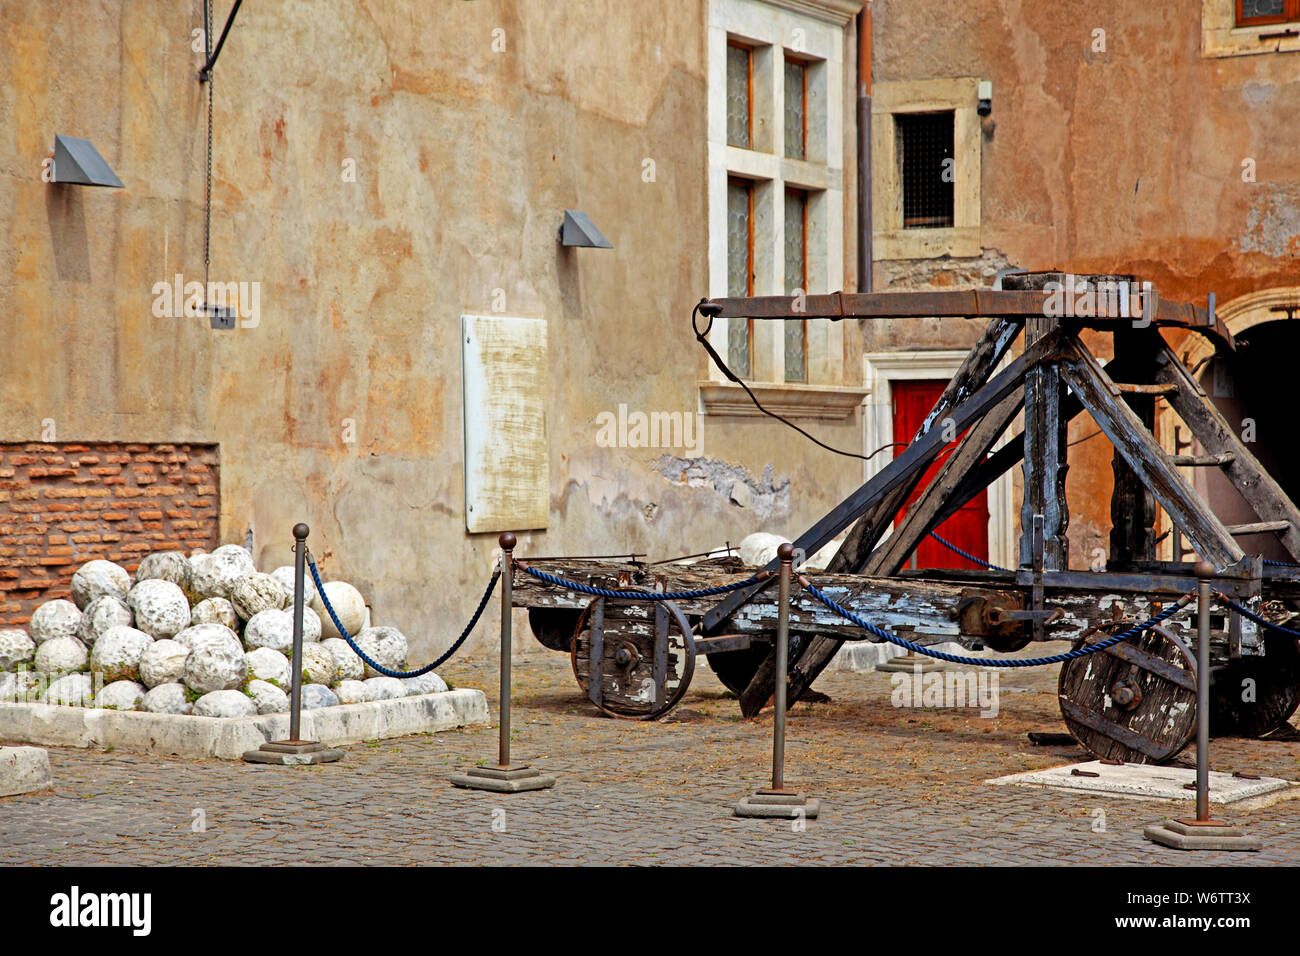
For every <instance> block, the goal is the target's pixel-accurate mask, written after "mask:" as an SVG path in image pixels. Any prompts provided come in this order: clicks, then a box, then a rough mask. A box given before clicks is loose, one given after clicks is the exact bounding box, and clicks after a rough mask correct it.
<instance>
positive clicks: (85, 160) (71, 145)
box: [50, 134, 123, 189]
mask: <svg viewBox="0 0 1300 956" xmlns="http://www.w3.org/2000/svg"><path fill="white" fill-rule="evenodd" d="M50 182H54V183H73V184H75V185H78V186H112V187H114V188H115V189H122V188H123V185H122V180H120V179H118V178H117V174H116V173H114V172H113V170H112V167H110V166H109V165H108V163H107V162H105V161H104V157H103V156H100V155H99V150H97V149H95V146H94V144H93V143H91V141H90V140H88V139H80V138H79V137H76V136H62V135H57V134H56V135H55V137H54V175H53V177H52V178H51V179H50Z"/></svg>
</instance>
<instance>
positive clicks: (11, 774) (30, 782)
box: [0, 747, 54, 797]
mask: <svg viewBox="0 0 1300 956" xmlns="http://www.w3.org/2000/svg"><path fill="white" fill-rule="evenodd" d="M52 786H54V778H53V776H52V775H51V774H50V758H49V755H48V754H46V752H45V751H44V750H42V749H41V748H39V747H0V797H12V796H14V795H15V794H19V793H34V792H36V791H37V790H46V789H48V788H50V787H52Z"/></svg>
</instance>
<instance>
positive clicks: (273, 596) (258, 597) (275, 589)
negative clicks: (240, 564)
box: [230, 572, 284, 621]
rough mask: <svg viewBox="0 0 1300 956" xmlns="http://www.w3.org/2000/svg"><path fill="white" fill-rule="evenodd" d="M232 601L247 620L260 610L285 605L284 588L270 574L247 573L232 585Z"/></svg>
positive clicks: (238, 612)
mask: <svg viewBox="0 0 1300 956" xmlns="http://www.w3.org/2000/svg"><path fill="white" fill-rule="evenodd" d="M230 603H231V604H233V605H234V606H235V613H236V614H238V615H239V616H240V617H242V618H243V619H244V620H245V621H247V620H248V619H249V618H250V617H252V616H253V615H254V614H256V613H257V612H258V611H266V610H270V609H272V608H274V609H276V610H279V609H282V608H283V607H284V589H283V588H281V587H280V585H279V583H277V582H276V580H275V578H273V577H271V575H269V574H258V573H256V572H254V573H253V574H246V575H244V576H243V577H242V578H240V579H239V580H238V581H236V582H235V583H234V584H232V585H231V586H230Z"/></svg>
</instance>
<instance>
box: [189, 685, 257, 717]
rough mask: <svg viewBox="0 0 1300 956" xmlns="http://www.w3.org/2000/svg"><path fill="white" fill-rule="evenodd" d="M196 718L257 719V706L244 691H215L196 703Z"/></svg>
mask: <svg viewBox="0 0 1300 956" xmlns="http://www.w3.org/2000/svg"><path fill="white" fill-rule="evenodd" d="M194 716H196V717H255V716H257V705H256V704H254V703H253V701H252V699H251V698H250V697H249V696H248V695H247V694H245V693H244V692H243V691H238V690H214V691H209V692H208V693H206V694H204V695H203V696H202V697H200V698H199V699H198V700H196V701H195V702H194Z"/></svg>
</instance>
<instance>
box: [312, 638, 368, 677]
mask: <svg viewBox="0 0 1300 956" xmlns="http://www.w3.org/2000/svg"><path fill="white" fill-rule="evenodd" d="M320 646H321V647H323V648H325V650H327V651H329V652H330V656H331V657H333V658H334V664H335V666H336V667H338V669H339V680H354V681H361V680H364V679H365V676H366V665H365V664H363V663H362V662H361V658H359V657H357V652H356V651H354V650H353V649H352V648H351V647H349V646H348V642H347V641H345V640H343V639H342V638H341V637H327V638H326V639H325V640H323V641H321V642H320Z"/></svg>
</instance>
